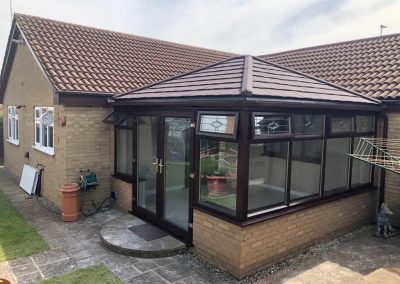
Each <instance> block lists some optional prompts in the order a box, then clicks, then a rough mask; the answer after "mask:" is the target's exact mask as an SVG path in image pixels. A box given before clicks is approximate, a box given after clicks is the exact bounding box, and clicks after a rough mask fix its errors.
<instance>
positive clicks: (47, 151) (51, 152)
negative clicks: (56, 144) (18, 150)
mask: <svg viewBox="0 0 400 284" xmlns="http://www.w3.org/2000/svg"><path fill="white" fill-rule="evenodd" d="M32 148H33V149H35V150H38V151H40V152H42V153H45V154H47V155H49V156H54V149H51V148H47V147H40V146H36V145H32Z"/></svg>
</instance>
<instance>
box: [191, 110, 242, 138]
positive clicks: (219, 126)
mask: <svg viewBox="0 0 400 284" xmlns="http://www.w3.org/2000/svg"><path fill="white" fill-rule="evenodd" d="M235 120H236V116H235V115H215V114H202V115H201V116H200V124H199V131H201V132H208V133H216V134H228V135H233V134H234V133H235V125H236V121H235Z"/></svg>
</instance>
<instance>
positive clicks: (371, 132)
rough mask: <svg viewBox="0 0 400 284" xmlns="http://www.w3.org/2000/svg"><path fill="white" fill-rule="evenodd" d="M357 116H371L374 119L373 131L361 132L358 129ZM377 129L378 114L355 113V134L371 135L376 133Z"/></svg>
mask: <svg viewBox="0 0 400 284" xmlns="http://www.w3.org/2000/svg"><path fill="white" fill-rule="evenodd" d="M357 116H371V117H372V118H373V120H374V122H373V126H374V127H373V130H372V131H365V132H359V131H358V129H357ZM376 129H377V123H376V115H373V114H361V115H360V114H355V115H354V136H370V135H374V134H375V133H376Z"/></svg>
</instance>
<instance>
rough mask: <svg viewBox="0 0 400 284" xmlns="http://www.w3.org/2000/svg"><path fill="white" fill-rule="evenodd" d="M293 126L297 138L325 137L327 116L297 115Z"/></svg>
mask: <svg viewBox="0 0 400 284" xmlns="http://www.w3.org/2000/svg"><path fill="white" fill-rule="evenodd" d="M293 124H294V134H295V135H296V136H305V135H324V128H325V115H322V114H295V115H294V123H293Z"/></svg>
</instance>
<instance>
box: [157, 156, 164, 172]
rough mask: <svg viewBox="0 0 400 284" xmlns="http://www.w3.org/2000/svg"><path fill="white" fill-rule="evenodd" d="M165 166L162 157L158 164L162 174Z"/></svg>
mask: <svg viewBox="0 0 400 284" xmlns="http://www.w3.org/2000/svg"><path fill="white" fill-rule="evenodd" d="M163 167H164V165H163V159H160V163H159V164H158V168H159V169H160V174H162V171H163Z"/></svg>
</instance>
